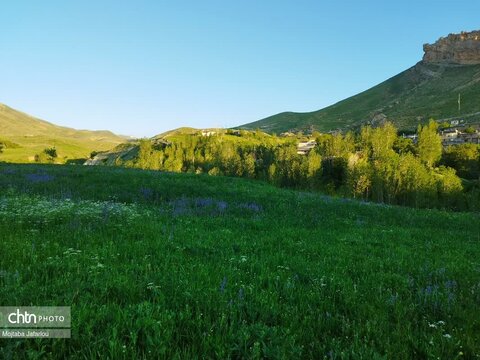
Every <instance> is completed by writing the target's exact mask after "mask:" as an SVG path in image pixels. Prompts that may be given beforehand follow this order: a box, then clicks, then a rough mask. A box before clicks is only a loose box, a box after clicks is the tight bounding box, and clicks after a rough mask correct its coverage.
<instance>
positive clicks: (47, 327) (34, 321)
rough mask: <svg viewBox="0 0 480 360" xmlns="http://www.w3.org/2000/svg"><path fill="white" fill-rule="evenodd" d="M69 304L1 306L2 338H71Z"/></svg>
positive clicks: (0, 324)
mask: <svg viewBox="0 0 480 360" xmlns="http://www.w3.org/2000/svg"><path fill="white" fill-rule="evenodd" d="M70 327H71V314H70V307H68V306H43V307H42V306H18V307H14V306H0V338H70V335H71V334H70Z"/></svg>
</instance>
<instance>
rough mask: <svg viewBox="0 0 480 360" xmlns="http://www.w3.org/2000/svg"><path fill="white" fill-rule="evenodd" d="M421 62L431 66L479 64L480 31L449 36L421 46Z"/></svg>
mask: <svg viewBox="0 0 480 360" xmlns="http://www.w3.org/2000/svg"><path fill="white" fill-rule="evenodd" d="M423 51H425V55H424V56H423V61H424V62H425V63H433V64H460V65H473V64H480V31H472V32H462V33H460V34H450V35H448V36H447V37H442V38H440V39H439V40H438V41H437V42H436V43H434V44H425V45H423Z"/></svg>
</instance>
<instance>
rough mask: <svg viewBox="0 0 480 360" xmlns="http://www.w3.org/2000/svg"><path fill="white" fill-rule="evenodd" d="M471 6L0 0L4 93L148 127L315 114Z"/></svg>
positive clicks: (369, 81)
mask: <svg viewBox="0 0 480 360" xmlns="http://www.w3.org/2000/svg"><path fill="white" fill-rule="evenodd" d="M479 14H480V1H478V0H466V1H462V2H458V1H442V0H435V1H433V0H432V1H422V0H418V1H385V0H383V1H368V0H365V1H341V0H338V1H320V0H316V1H306V0H296V1H293V0H292V1H282V0H275V1H267V0H237V1H233V0H215V1H213V0H201V1H200V0H195V1H194V0H191V1H183V0H171V1H162V0H156V1H154V0H152V1H146V0H135V1H122V0H115V1H110V0H95V1H88V0H83V1H65V0H61V1H51V0H45V1H37V0H31V1H22V0H15V1H4V2H2V4H1V6H0V45H1V51H0V75H1V76H0V102H2V103H5V104H7V105H9V106H12V107H14V108H17V109H19V110H22V111H25V112H27V113H29V114H32V115H35V116H37V117H40V118H43V119H45V120H48V121H51V122H54V123H57V124H60V125H65V126H70V127H75V128H87V129H110V130H112V131H114V132H116V133H120V134H128V135H135V136H153V135H155V134H157V133H160V132H162V131H165V130H168V129H172V128H176V127H180V126H193V127H199V128H203V127H230V126H235V125H240V124H243V123H247V122H251V121H255V120H259V119H261V118H264V117H266V116H269V115H273V114H276V113H279V112H282V111H288V110H291V111H313V110H317V109H320V108H322V107H325V106H327V105H330V104H332V103H335V102H337V101H339V100H342V99H344V98H346V97H348V96H351V95H354V94H356V93H358V92H361V91H363V90H366V89H367V88H369V87H371V86H373V85H375V84H377V83H379V82H381V81H383V80H385V79H387V78H389V77H391V76H393V75H396V74H397V73H399V72H401V71H403V70H405V69H407V68H409V67H410V66H412V65H414V64H415V63H416V62H417V61H419V60H420V59H421V57H422V55H423V51H422V45H423V44H424V43H426V42H433V41H435V40H436V39H437V38H438V37H440V36H443V35H447V34H448V33H451V32H459V31H461V30H474V29H478V28H480V23H479V21H478V18H479Z"/></svg>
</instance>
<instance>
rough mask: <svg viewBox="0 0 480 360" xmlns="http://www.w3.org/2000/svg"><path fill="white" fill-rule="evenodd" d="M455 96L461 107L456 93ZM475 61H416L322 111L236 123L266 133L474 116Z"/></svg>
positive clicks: (478, 109)
mask: <svg viewBox="0 0 480 360" xmlns="http://www.w3.org/2000/svg"><path fill="white" fill-rule="evenodd" d="M459 94H460V95H461V111H460V112H459V110H458V95H459ZM479 99H480V65H453V64H426V63H423V62H420V63H418V64H417V65H415V66H413V67H412V68H410V69H408V70H406V71H404V72H402V73H400V74H398V75H397V76H394V77H392V78H391V79H388V80H387V81H385V82H383V83H381V84H379V85H377V86H375V87H373V88H371V89H369V90H367V91H365V92H362V93H360V94H358V95H355V96H352V97H350V98H348V99H346V100H343V101H340V102H339V103H336V104H334V105H332V106H329V107H326V108H324V109H321V110H318V111H313V112H308V113H295V112H284V113H280V114H277V115H274V116H270V117H268V118H265V119H262V120H259V121H256V122H253V123H249V124H246V125H242V126H240V128H244V129H256V128H259V129H261V130H263V131H267V132H277V133H279V132H284V131H287V130H292V129H295V130H303V129H306V128H310V127H311V126H313V127H314V128H315V129H317V130H319V131H330V130H335V129H339V128H340V129H349V128H356V127H359V126H360V125H363V124H367V123H369V122H372V121H373V122H375V121H378V120H379V119H380V120H381V119H383V118H385V116H386V118H388V119H389V120H390V121H392V122H393V123H395V125H396V126H397V127H398V128H400V129H414V128H416V126H417V124H418V123H420V122H425V121H426V120H428V119H429V118H434V119H437V120H439V119H448V118H461V119H470V120H475V121H477V120H478V119H479V118H480V102H479V101H478V100H479Z"/></svg>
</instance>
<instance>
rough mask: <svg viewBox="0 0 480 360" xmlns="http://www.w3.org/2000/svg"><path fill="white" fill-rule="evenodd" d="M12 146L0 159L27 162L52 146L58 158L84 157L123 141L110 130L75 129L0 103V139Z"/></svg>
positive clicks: (62, 159) (66, 159) (7, 148)
mask: <svg viewBox="0 0 480 360" xmlns="http://www.w3.org/2000/svg"><path fill="white" fill-rule="evenodd" d="M2 141H3V142H5V141H8V142H9V143H10V144H11V145H10V146H8V145H7V147H6V148H5V149H4V152H3V153H2V154H0V161H9V162H28V161H31V160H32V157H33V156H34V155H35V154H37V153H39V152H42V151H43V149H45V148H46V147H52V146H55V148H56V149H57V152H58V154H59V160H60V161H62V162H63V161H68V160H72V159H76V158H86V157H88V156H89V154H90V152H91V151H93V150H108V149H111V148H112V147H114V146H115V145H118V144H120V143H122V142H124V141H125V138H123V137H120V136H117V135H115V134H113V133H112V132H110V131H89V130H75V129H71V128H67V127H62V126H57V125H54V124H51V123H49V122H47V121H44V120H40V119H37V118H35V117H32V116H30V115H28V114H25V113H23V112H20V111H17V110H15V109H12V108H10V107H8V106H6V105H3V104H0V142H2Z"/></svg>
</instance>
